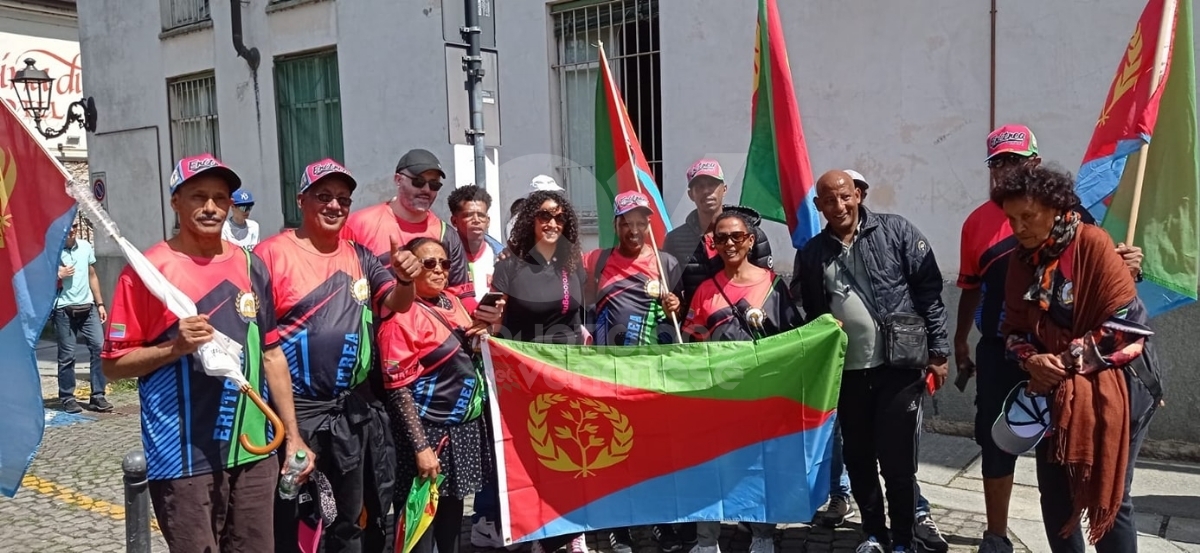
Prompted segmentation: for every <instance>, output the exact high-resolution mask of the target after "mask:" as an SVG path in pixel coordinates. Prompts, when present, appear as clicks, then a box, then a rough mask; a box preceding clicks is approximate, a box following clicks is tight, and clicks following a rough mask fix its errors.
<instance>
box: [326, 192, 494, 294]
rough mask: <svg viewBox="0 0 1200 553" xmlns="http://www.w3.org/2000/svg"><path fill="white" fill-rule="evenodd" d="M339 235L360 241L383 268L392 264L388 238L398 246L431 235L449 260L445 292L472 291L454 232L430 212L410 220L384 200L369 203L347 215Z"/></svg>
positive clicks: (461, 250) (458, 240)
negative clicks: (422, 217)
mask: <svg viewBox="0 0 1200 553" xmlns="http://www.w3.org/2000/svg"><path fill="white" fill-rule="evenodd" d="M342 238H345V239H347V240H352V241H354V242H355V243H357V244H362V245H363V246H364V247H366V248H367V250H368V251H370V252H371V253H373V254H375V255H376V256H378V257H379V261H380V262H381V263H383V266H384V267H389V268H390V267H391V263H392V259H391V257H392V242H391V239H392V238H395V239H396V244H397V245H399V246H400V247H401V248H403V247H404V246H405V244H408V243H409V242H410V241H412V240H414V239H416V238H433V239H435V240H438V241H440V242H441V243H442V244H444V245H445V246H446V258H447V259H449V260H450V273H449V274H448V275H446V276H447V278H448V281H447V283H446V291H447V293H449V294H453V295H455V296H460V297H461V296H462V294H464V293H465V292H467V291H470V292H472V293H473V292H474V291H475V288H474V287H473V286H472V284H471V275H470V273H469V272H468V271H467V255H466V253H464V251H463V250H464V248H463V245H462V239H461V238H459V237H458V231H456V230H454V227H452V226H450V225H447V224H446V223H445V222H444V221H442V220H441V219H438V218H437V216H436V215H434V214H433V212H432V211H430V212H427V213H426V214H425V220H424V221H421V222H419V223H410V222H408V221H404V220H402V219H400V218H399V217H396V214H395V213H394V212H392V206H391V205H390V204H388V203H387V202H384V203H382V204H378V205H373V206H371V207H368V208H365V209H360V210H358V211H355V212H354V213H351V214H350V217H349V218H347V219H346V226H344V227H342Z"/></svg>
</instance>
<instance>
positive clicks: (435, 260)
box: [421, 257, 450, 273]
mask: <svg viewBox="0 0 1200 553" xmlns="http://www.w3.org/2000/svg"><path fill="white" fill-rule="evenodd" d="M421 266H422V267H425V270H426V271H432V270H434V269H436V268H438V267H441V268H442V272H446V273H448V272H450V260H449V259H446V258H444V257H426V258H425V259H422V260H421Z"/></svg>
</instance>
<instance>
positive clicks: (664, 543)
mask: <svg viewBox="0 0 1200 553" xmlns="http://www.w3.org/2000/svg"><path fill="white" fill-rule="evenodd" d="M650 531H651V533H653V534H654V540H655V541H657V542H658V548H659V550H661V551H662V552H663V553H673V552H675V551H679V550H680V549H683V540H681V539H679V535H678V534H676V533H675V529H674V528H672V527H671V525H670V524H655V525H654V527H653V528H651V530H650Z"/></svg>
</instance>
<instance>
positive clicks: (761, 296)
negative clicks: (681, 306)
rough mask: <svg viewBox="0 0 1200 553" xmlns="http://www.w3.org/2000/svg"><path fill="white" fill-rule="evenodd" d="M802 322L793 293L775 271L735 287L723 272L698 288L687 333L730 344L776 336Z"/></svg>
mask: <svg viewBox="0 0 1200 553" xmlns="http://www.w3.org/2000/svg"><path fill="white" fill-rule="evenodd" d="M731 303H732V305H731ZM799 322H800V314H799V313H798V312H797V311H796V304H795V303H794V302H793V301H792V297H791V293H789V292H788V288H787V286H786V285H785V284H784V283H783V280H781V279H780V278H779V277H777V276H775V272H774V271H771V270H769V269H768V270H766V271H765V272H764V273H763V274H762V276H760V277H759V278H758V279H757V280H755V281H754V282H751V283H749V284H735V283H733V282H731V281H730V280H729V277H726V276H725V273H724V271H722V272H720V273H717V276H714V277H713V278H710V279H708V280H706V281H704V282H702V283H701V284H700V286H699V287H698V288H696V293H695V294H693V296H692V303H691V305H690V306H689V307H688V314H687V319H686V320H685V322H684V329H683V330H684V332H685V333H687V334H689V335H690V336H691V338H692V339H693V340H695V341H698V342H730V341H737V340H753V339H758V338H764V337H766V336H774V335H776V334H779V333H781V332H787V331H789V330H791V329H793V328H796V326H797V325H798V324H799Z"/></svg>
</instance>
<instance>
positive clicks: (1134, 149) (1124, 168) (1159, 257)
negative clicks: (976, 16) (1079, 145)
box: [1077, 0, 1200, 316]
mask: <svg viewBox="0 0 1200 553" xmlns="http://www.w3.org/2000/svg"><path fill="white" fill-rule="evenodd" d="M1170 4H1175V2H1170ZM1167 7H1168V2H1166V1H1165V0H1150V2H1149V3H1147V4H1146V8H1145V10H1144V11H1143V12H1142V17H1141V19H1139V20H1138V24H1137V27H1136V28H1135V30H1134V33H1133V38H1131V39H1130V41H1129V46H1128V47H1127V48H1126V50H1125V55H1124V56H1122V58H1121V64H1120V66H1119V67H1118V68H1117V75H1116V77H1115V78H1114V79H1113V83H1112V86H1111V87H1110V88H1109V92H1108V97H1107V98H1106V99H1105V102H1104V108H1103V109H1102V110H1101V112H1100V118H1099V120H1098V121H1097V123H1096V130H1095V134H1093V135H1092V141H1091V143H1090V144H1089V145H1088V149H1087V152H1086V153H1085V154H1084V157H1083V166H1082V167H1081V168H1080V170H1079V182H1078V185H1077V191H1078V193H1079V197H1080V199H1081V200H1082V201H1083V205H1084V206H1085V207H1087V208H1088V210H1089V211H1090V212H1091V213H1092V215H1093V216H1094V217H1095V218H1096V219H1097V220H1099V221H1103V223H1102V224H1103V226H1104V229H1105V230H1107V231H1108V232H1109V234H1110V235H1111V236H1112V237H1113V240H1114V241H1116V242H1123V241H1124V240H1125V236H1126V231H1127V230H1128V229H1129V220H1130V213H1131V208H1132V205H1133V198H1134V185H1135V182H1136V179H1137V166H1138V161H1139V157H1140V155H1141V154H1140V153H1139V149H1140V148H1141V147H1142V146H1143V145H1145V144H1147V143H1148V144H1149V148H1148V150H1147V154H1146V156H1147V157H1146V171H1145V177H1144V183H1143V188H1142V193H1141V206H1140V209H1139V210H1138V221H1137V228H1136V234H1135V242H1136V244H1137V245H1138V246H1140V247H1141V248H1142V250H1143V252H1144V254H1145V259H1144V260H1143V261H1142V272H1143V274H1144V276H1145V282H1142V283H1141V284H1140V285H1139V286H1138V294H1139V295H1140V296H1141V298H1142V300H1143V301H1145V302H1146V306H1147V308H1148V309H1149V311H1150V314H1151V316H1154V315H1158V314H1160V313H1163V312H1165V311H1168V310H1170V309H1173V308H1175V307H1179V306H1181V305H1186V304H1188V303H1191V302H1192V301H1195V300H1196V289H1197V286H1198V275H1200V148H1198V147H1197V145H1198V143H1197V128H1196V63H1195V56H1194V53H1193V49H1192V44H1193V42H1192V10H1191V0H1178V3H1177V7H1176V9H1175V10H1171V11H1170V12H1169V13H1164V12H1167ZM1164 17H1168V18H1171V20H1170V21H1168V22H1167V23H1168V25H1170V26H1168V27H1167V29H1168V32H1167V33H1166V35H1165V37H1164V38H1165V41H1164V42H1163V43H1160V42H1159V40H1158V39H1159V29H1160V26H1161V24H1162V22H1163V18H1164ZM1175 44H1179V45H1181V47H1180V48H1175V47H1174V45H1175ZM1160 47H1161V48H1163V49H1165V50H1166V53H1167V54H1166V56H1165V57H1164V58H1163V60H1164V62H1165V66H1164V67H1163V68H1162V69H1161V71H1162V78H1161V81H1160V83H1159V86H1158V87H1157V88H1156V89H1154V90H1151V84H1152V83H1151V80H1152V78H1153V73H1154V57H1155V52H1156V51H1157V50H1158V49H1159V48H1160ZM1151 136H1153V140H1151Z"/></svg>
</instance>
